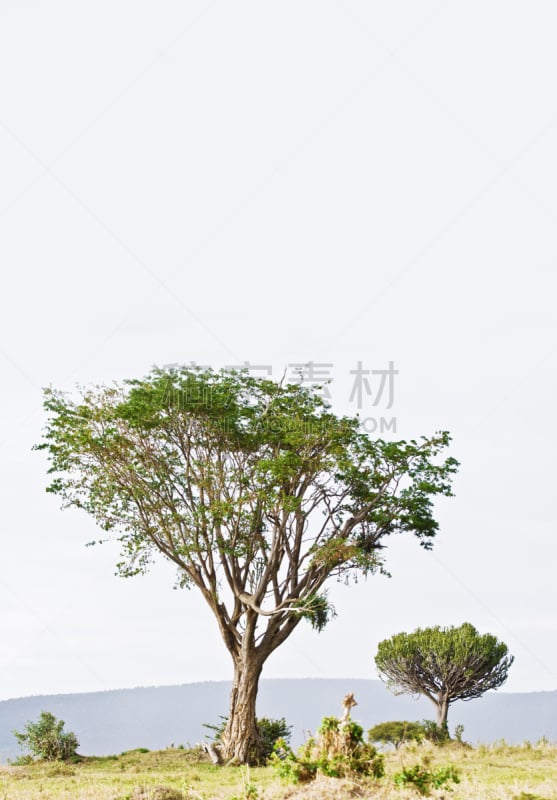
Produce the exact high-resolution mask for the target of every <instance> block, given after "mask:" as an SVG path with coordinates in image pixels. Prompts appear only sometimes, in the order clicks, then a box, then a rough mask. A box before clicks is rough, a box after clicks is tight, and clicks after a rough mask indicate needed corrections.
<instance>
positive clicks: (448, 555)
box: [0, 0, 557, 699]
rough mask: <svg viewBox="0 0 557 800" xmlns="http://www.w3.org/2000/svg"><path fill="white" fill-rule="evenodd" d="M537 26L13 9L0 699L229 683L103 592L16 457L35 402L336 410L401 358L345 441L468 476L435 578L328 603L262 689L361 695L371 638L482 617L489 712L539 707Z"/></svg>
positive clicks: (545, 207) (117, 0)
mask: <svg viewBox="0 0 557 800" xmlns="http://www.w3.org/2000/svg"><path fill="white" fill-rule="evenodd" d="M556 25H557V8H556V6H555V3H554V2H550V1H549V0H548V1H547V2H536V1H535V0H534V2H529V3H525V2H512V1H511V2H508V0H505V2H503V0H498V2H494V1H493V0H482V2H469V1H468V2H429V1H426V2H416V0H405V1H404V2H402V1H401V0H391V1H390V2H374V1H373V0H334V1H331V2H329V0H314V1H313V2H308V1H307V0H295V1H292V0H282V2H280V3H278V2H273V3H270V2H267V1H266V0H252V1H251V2H247V1H246V2H244V1H243V0H239V2H233V3H232V2H224V0H210V1H208V0H203V1H202V0H189V1H188V2H185V3H184V2H178V1H177V0H163V2H156V3H155V2H152V0H143V1H141V2H138V1H137V0H135V1H134V2H131V0H110V2H107V1H106V0H95V2H94V3H93V2H81V3H75V2H70V0H65V1H63V0H52V1H51V2H49V3H40V2H36V1H35V2H33V1H32V0H0V174H1V180H0V264H1V267H2V292H1V296H0V303H1V313H0V330H1V335H0V368H1V373H0V374H1V381H2V383H1V387H2V391H1V392H0V407H1V411H2V413H1V416H0V486H1V491H2V521H1V523H0V526H1V527H0V532H1V538H2V550H1V552H2V558H1V561H0V641H1V642H2V646H1V647H0V699H4V698H9V697H17V696H22V695H29V694H40V693H50V692H74V691H89V690H91V691H92V690H98V689H110V688H117V687H132V686H139V685H153V684H172V683H185V682H190V681H198V680H210V679H211V680H212V679H226V678H230V677H231V663H230V661H229V657H228V655H227V653H226V651H225V649H224V646H223V645H222V644H221V642H220V639H219V636H218V632H217V627H216V623H215V622H214V621H213V619H212V618H211V616H210V613H209V611H208V610H207V609H206V608H205V606H204V603H203V602H202V600H201V599H200V598H199V597H198V596H197V595H196V594H195V592H194V591H191V592H186V591H174V590H173V589H172V585H173V570H172V569H171V568H170V567H168V566H166V565H164V564H161V565H160V566H158V567H157V568H156V569H154V570H153V572H152V574H150V575H149V576H148V577H145V578H141V577H137V578H134V579H130V580H123V579H121V578H117V577H115V576H114V565H115V563H116V561H117V556H118V552H117V549H116V548H115V547H111V546H105V547H102V548H86V547H84V544H85V542H87V541H89V540H91V539H93V538H95V536H96V530H95V526H94V525H93V523H92V521H91V520H90V519H88V518H87V517H86V516H85V515H84V514H81V513H78V512H77V511H73V510H72V511H60V510H59V501H58V499H57V498H56V497H52V496H49V495H47V494H46V493H45V491H44V488H45V486H46V483H47V478H46V459H45V457H44V455H43V454H40V453H36V452H32V451H31V447H32V445H33V444H34V443H36V442H38V441H39V440H40V437H41V428H42V426H43V424H44V420H45V417H44V414H43V411H42V406H41V403H42V387H44V386H47V385H50V384H51V385H53V386H55V387H57V388H63V389H68V390H70V389H71V388H72V387H73V386H74V385H75V383H76V382H79V383H80V384H84V385H87V384H90V383H92V382H111V381H113V380H121V379H123V378H126V377H141V376H143V375H144V374H146V373H147V372H148V371H149V369H150V367H151V366H152V365H153V364H158V365H160V366H162V365H164V364H170V363H185V364H187V363H189V362H191V361H194V362H196V363H199V364H207V365H210V366H213V367H221V366H225V365H230V364H239V363H242V362H244V361H248V362H249V363H250V364H251V365H259V366H265V365H266V366H268V367H269V368H271V369H272V375H273V377H276V378H277V379H279V378H280V377H281V375H282V373H283V371H284V369H285V368H287V369H288V365H289V364H293V363H302V362H310V361H311V362H314V363H315V364H316V365H317V364H321V365H322V364H329V365H332V366H330V367H327V370H328V371H329V374H330V377H331V379H332V383H331V385H330V390H331V395H332V401H333V407H334V409H335V410H337V411H338V412H339V413H356V411H357V410H358V409H357V403H356V399H357V398H353V400H352V402H351V401H350V395H351V391H352V388H353V380H354V375H351V370H354V369H356V367H357V364H358V362H361V365H362V368H364V369H369V370H385V369H387V368H388V366H389V363H390V362H392V363H393V365H394V368H395V369H396V370H397V371H398V374H397V375H396V376H395V379H394V395H393V402H392V406H391V408H387V405H388V402H387V400H388V398H387V397H386V395H384V396H383V397H382V398H380V401H378V402H377V405H375V406H374V405H373V403H374V398H375V399H376V400H377V379H378V376H377V375H375V376H370V387H371V390H372V394H371V395H365V396H364V397H363V400H362V408H361V409H360V412H361V414H362V417H365V418H366V419H368V420H380V418H381V417H385V418H386V419H388V420H391V419H393V418H395V419H396V428H397V430H396V435H397V436H400V437H406V438H410V437H417V436H419V435H421V434H429V433H432V432H433V431H435V430H439V429H448V430H450V431H451V432H452V434H453V437H454V441H453V446H452V454H453V455H454V456H456V457H457V458H458V459H459V460H460V461H461V468H460V472H459V475H458V478H457V480H456V483H455V491H456V497H455V498H453V499H451V500H446V501H443V503H442V504H440V505H439V506H438V511H437V516H438V519H439V520H440V523H441V531H440V533H439V536H438V538H437V541H436V545H435V549H434V552H433V553H426V552H424V551H423V550H422V549H421V548H420V547H419V546H418V544H417V542H416V541H415V540H412V539H405V538H403V537H400V538H399V539H397V540H396V541H394V542H392V544H391V546H390V550H389V554H388V559H387V565H388V567H389V568H390V570H391V572H392V575H393V577H392V578H391V579H390V580H388V579H386V578H383V577H380V576H377V577H373V578H370V579H369V580H368V581H367V582H360V583H359V584H358V585H357V586H355V587H354V586H353V587H344V586H339V585H337V584H334V583H333V584H332V589H331V594H332V598H333V601H334V603H335V605H336V608H337V611H338V617H337V619H336V620H334V621H333V622H332V623H331V624H330V625H329V627H328V628H327V630H326V631H325V632H324V633H322V634H320V635H319V634H316V633H315V632H313V631H312V630H311V628H309V626H306V627H304V628H302V626H300V627H299V628H298V630H297V631H296V632H295V633H294V634H293V636H292V637H291V638H290V640H289V641H288V642H287V643H286V644H285V645H284V646H283V647H282V648H281V649H280V650H279V651H278V652H277V653H276V654H275V655H274V656H273V657H272V658H271V659H270V661H269V662H268V663H267V666H266V669H265V672H264V677H289V676H291V677H302V676H316V677H343V676H353V677H362V678H363V677H368V678H374V677H376V674H375V670H374V664H373V658H374V655H375V651H376V647H377V643H378V641H380V640H381V639H383V638H385V637H388V636H390V635H392V634H394V633H397V632H399V631H403V630H406V631H408V630H413V629H414V628H415V627H417V626H427V625H435V624H442V625H456V624H460V623H462V622H463V621H470V622H472V623H473V624H474V625H475V626H476V627H477V628H478V629H479V630H481V631H482V632H487V631H489V632H492V633H494V634H496V635H497V636H499V637H500V638H502V639H503V640H504V641H505V642H506V643H507V644H508V645H509V648H510V650H511V652H512V653H513V654H514V655H515V657H516V661H515V664H514V665H513V667H512V670H511V673H510V677H509V680H508V682H507V684H506V685H505V688H504V690H505V691H538V690H549V689H557V666H556V662H557V620H556V616H555V605H556V603H555V601H556V588H555V577H554V575H555V562H556V556H557V542H556V538H555V522H554V499H553V494H554V472H555V470H554V451H553V446H554V443H555V417H556V415H555V409H554V397H555V394H556V381H555V369H554V349H555V327H556V324H555V315H554V313H553V312H554V304H555V288H556V287H555V284H556V281H555V277H554V274H555V268H556V263H557V238H556V234H555V231H556V230H557V226H556V218H557V189H556V187H557V149H556V148H555V141H556V140H557V92H556V91H555V82H556V76H557V49H556V48H555V30H556ZM254 374H262V373H254ZM373 392H375V394H373ZM368 424H369V425H370V426H371V427H372V423H368ZM387 435H388V436H391V435H392V434H391V433H388V434H387Z"/></svg>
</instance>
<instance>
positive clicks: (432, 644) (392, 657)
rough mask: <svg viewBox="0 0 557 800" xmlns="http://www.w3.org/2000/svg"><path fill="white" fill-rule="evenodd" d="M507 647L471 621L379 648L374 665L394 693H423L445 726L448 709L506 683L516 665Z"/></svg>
mask: <svg viewBox="0 0 557 800" xmlns="http://www.w3.org/2000/svg"><path fill="white" fill-rule="evenodd" d="M513 660H514V659H513V656H511V655H509V654H508V649H507V645H506V644H504V643H503V642H500V641H499V640H498V639H496V637H495V636H492V635H491V634H489V633H486V634H484V635H481V634H479V633H478V631H477V630H476V629H475V628H474V626H473V625H471V624H470V623H469V622H465V623H464V624H463V625H461V626H460V627H459V628H454V627H449V628H441V627H439V626H437V627H435V628H423V629H421V628H418V629H417V630H416V631H414V633H397V634H396V635H395V636H393V637H392V638H391V639H385V640H384V641H383V642H380V643H379V647H378V650H377V655H376V657H375V664H376V666H377V669H378V671H379V674H380V677H381V678H382V679H383V680H386V681H387V685H388V686H389V688H390V689H392V690H393V691H394V692H395V694H423V695H425V697H427V698H428V699H429V700H431V702H432V703H433V705H434V706H435V708H436V711H437V726H438V727H439V728H441V729H446V727H447V714H448V710H449V705H450V704H451V703H454V701H455V700H473V699H474V698H475V697H481V696H482V694H484V692H487V691H488V690H489V689H497V688H498V687H499V686H501V685H502V684H503V683H504V682H505V681H506V679H507V673H508V671H509V668H510V666H511V664H512V663H513Z"/></svg>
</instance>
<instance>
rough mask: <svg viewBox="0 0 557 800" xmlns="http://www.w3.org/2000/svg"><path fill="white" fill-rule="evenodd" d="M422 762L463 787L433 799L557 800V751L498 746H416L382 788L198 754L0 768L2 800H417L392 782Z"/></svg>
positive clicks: (398, 760) (390, 760)
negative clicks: (451, 774)
mask: <svg viewBox="0 0 557 800" xmlns="http://www.w3.org/2000/svg"><path fill="white" fill-rule="evenodd" d="M417 763H420V764H425V765H426V766H427V768H428V769H431V770H435V769H437V768H439V767H445V766H447V765H448V764H453V765H454V766H455V767H456V769H457V770H458V772H459V774H460V777H461V782H460V783H459V784H457V785H454V788H453V790H452V791H448V790H447V789H446V788H445V789H436V790H433V792H432V794H431V797H434V798H439V799H440V798H445V800H448V798H452V800H557V747H556V746H553V745H550V744H548V743H546V742H540V743H538V744H536V745H531V744H528V743H526V744H524V745H522V746H520V747H514V746H510V745H508V744H506V743H504V742H499V743H496V744H494V745H490V746H479V747H475V748H467V747H464V746H462V745H458V744H456V743H452V744H450V745H448V746H445V747H434V746H432V745H427V744H426V745H417V744H410V745H407V746H405V747H402V748H401V749H400V750H399V751H397V752H396V753H395V752H389V753H387V754H386V775H385V777H384V778H383V779H382V780H381V781H379V782H378V783H376V784H373V783H371V782H369V783H367V784H366V783H361V782H355V781H351V780H336V779H333V778H323V777H321V778H318V779H317V780H316V781H314V782H313V783H310V784H307V785H302V786H294V785H288V784H285V783H283V782H281V781H280V780H279V779H278V778H277V777H276V775H275V773H274V771H273V770H272V769H271V768H270V767H261V768H257V769H255V768H252V769H251V770H247V769H245V768H242V767H240V768H238V767H215V766H213V765H212V764H211V763H210V762H209V761H208V760H207V759H206V758H205V757H204V755H203V754H202V753H200V752H199V751H196V750H182V749H179V748H173V749H168V750H161V751H157V752H144V751H142V750H141V749H139V750H132V751H129V752H127V753H122V754H121V755H118V756H116V755H115V756H107V757H98V758H96V757H89V758H84V759H83V760H82V761H81V762H79V763H76V764H71V763H59V762H55V763H35V764H29V765H25V766H8V767H0V800H24V798H25V800H32V799H33V798H37V800H232V798H235V800H287V799H288V800H348V799H349V798H374V799H375V800H412V798H419V795H418V793H417V792H416V791H415V790H414V789H412V788H407V787H405V788H398V787H396V786H395V785H394V782H393V776H394V774H395V773H397V772H400V771H401V770H402V769H403V768H405V767H406V768H408V767H412V766H413V765H415V764H417Z"/></svg>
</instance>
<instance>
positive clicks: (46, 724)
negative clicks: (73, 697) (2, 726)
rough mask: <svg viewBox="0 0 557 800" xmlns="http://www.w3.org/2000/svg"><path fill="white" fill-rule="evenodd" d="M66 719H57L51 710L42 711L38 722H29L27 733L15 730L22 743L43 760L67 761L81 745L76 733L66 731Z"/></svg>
mask: <svg viewBox="0 0 557 800" xmlns="http://www.w3.org/2000/svg"><path fill="white" fill-rule="evenodd" d="M64 724H65V723H64V720H61V719H60V720H57V719H56V717H55V716H54V714H51V713H50V711H41V715H40V717H39V719H38V721H37V722H28V723H27V724H26V725H25V733H18V732H17V731H14V736H15V738H16V739H17V741H18V742H19V744H20V745H21V747H25V748H26V749H27V750H29V752H30V753H31V754H32V755H33V756H34V757H35V758H39V759H41V760H42V761H65V760H67V759H69V758H72V757H73V756H75V755H76V750H77V748H78V747H79V742H78V741H77V736H76V735H75V733H71V732H68V733H65V732H64Z"/></svg>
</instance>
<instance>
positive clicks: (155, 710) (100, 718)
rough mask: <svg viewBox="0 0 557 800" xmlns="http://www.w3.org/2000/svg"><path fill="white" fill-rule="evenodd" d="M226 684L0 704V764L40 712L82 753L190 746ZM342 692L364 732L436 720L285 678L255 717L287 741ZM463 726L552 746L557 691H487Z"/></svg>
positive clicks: (378, 692) (217, 708)
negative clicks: (284, 731) (282, 722)
mask: <svg viewBox="0 0 557 800" xmlns="http://www.w3.org/2000/svg"><path fill="white" fill-rule="evenodd" d="M229 691H230V682H228V681H215V682H207V683H189V684H184V685H181V686H154V687H145V688H138V689H115V690H112V691H106V692H89V693H85V694H58V695H40V696H33V697H22V698H18V699H14V700H4V701H2V702H0V760H1V761H2V762H5V761H6V759H7V758H14V757H16V756H17V755H19V753H20V750H19V747H18V745H17V742H16V740H15V737H14V736H13V731H14V730H18V731H21V730H23V726H24V725H25V723H26V722H27V721H29V720H32V721H34V720H36V719H37V718H38V716H39V714H40V712H41V711H42V710H45V711H50V712H52V713H53V714H54V715H55V716H56V717H58V718H59V719H63V720H65V722H66V727H65V729H66V730H70V731H74V732H75V733H76V734H77V736H78V739H79V741H80V748H79V752H81V753H83V754H86V755H108V754H111V753H121V752H122V751H123V750H131V749H133V748H135V747H148V748H149V749H152V750H154V749H161V748H164V747H168V746H169V745H170V744H174V745H175V746H178V745H179V744H184V745H188V744H195V743H197V742H200V741H202V740H203V739H205V738H207V736H208V734H209V733H210V731H208V730H207V729H206V728H204V727H203V723H205V722H209V723H214V722H218V721H219V715H221V714H222V715H224V714H226V713H227V710H228V694H229ZM347 692H354V694H355V695H356V700H357V701H358V705H357V706H356V708H354V710H353V713H352V716H353V718H354V719H355V720H358V721H359V722H360V723H361V724H362V725H363V726H364V727H365V728H366V729H367V728H369V727H371V726H372V725H375V724H376V723H377V722H382V721H385V720H391V719H408V720H421V719H425V718H427V719H434V708H433V706H432V704H431V703H429V702H428V701H427V700H425V699H423V698H421V699H419V700H414V699H412V698H411V697H408V696H399V697H395V696H394V695H392V694H391V693H390V692H389V691H388V690H387V689H386V687H385V686H384V684H382V683H381V682H380V681H376V680H375V681H374V680H361V679H351V678H337V679H321V678H303V679H297V678H289V679H280V680H262V681H261V685H260V692H259V699H258V714H259V716H260V717H263V716H267V717H272V718H279V717H285V718H286V721H287V722H288V723H289V724H291V725H293V729H294V730H293V742H294V744H299V743H301V742H302V741H303V739H304V734H305V732H306V731H308V730H311V731H315V728H316V726H317V725H318V724H319V721H320V720H321V718H322V717H324V716H330V715H338V714H340V711H341V701H342V698H343V696H344V695H345V694H346V693H347ZM457 724H462V725H464V738H465V739H466V740H467V741H470V742H473V743H476V742H480V741H481V742H486V743H487V742H492V741H494V740H496V739H502V738H504V739H506V740H507V741H508V742H513V743H518V742H522V741H524V740H526V739H528V740H530V741H536V740H537V739H539V738H541V737H542V736H546V737H547V738H548V739H550V740H551V741H554V740H557V691H553V692H531V693H525V694H510V693H501V692H489V693H488V694H487V695H485V696H484V697H482V698H480V699H479V700H472V701H471V702H469V703H455V705H453V706H452V707H451V710H450V712H449V727H450V728H451V730H454V726H455V725H457Z"/></svg>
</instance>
